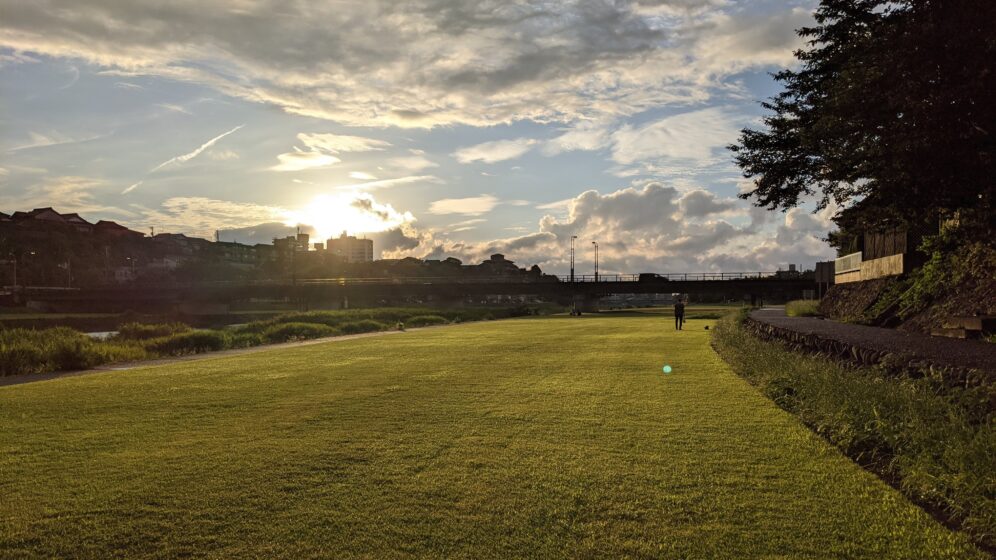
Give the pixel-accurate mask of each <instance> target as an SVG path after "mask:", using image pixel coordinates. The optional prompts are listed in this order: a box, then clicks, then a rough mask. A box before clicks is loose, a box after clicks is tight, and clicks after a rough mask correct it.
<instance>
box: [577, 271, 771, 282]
mask: <svg viewBox="0 0 996 560" xmlns="http://www.w3.org/2000/svg"><path fill="white" fill-rule="evenodd" d="M641 276H642V277H643V281H644V282H660V281H666V280H670V281H683V282H687V281H703V280H750V279H757V278H775V277H777V276H778V273H776V272H667V273H662V274H599V275H598V278H597V279H596V277H595V275H594V274H575V275H574V282H640V281H641ZM557 279H558V280H560V281H561V282H570V281H571V277H570V276H557Z"/></svg>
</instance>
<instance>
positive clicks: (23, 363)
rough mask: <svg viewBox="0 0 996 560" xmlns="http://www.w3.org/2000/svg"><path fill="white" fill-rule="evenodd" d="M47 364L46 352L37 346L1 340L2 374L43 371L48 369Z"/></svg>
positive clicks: (0, 372)
mask: <svg viewBox="0 0 996 560" xmlns="http://www.w3.org/2000/svg"><path fill="white" fill-rule="evenodd" d="M11 330H14V329H11ZM18 330H19V329H18ZM8 332H9V331H8ZM46 364H47V360H46V359H45V354H44V352H42V350H41V349H40V348H38V347H37V346H35V345H33V344H30V343H25V342H16V341H10V342H6V341H0V376H4V375H22V374H25V373H42V372H44V371H48V370H47V368H46Z"/></svg>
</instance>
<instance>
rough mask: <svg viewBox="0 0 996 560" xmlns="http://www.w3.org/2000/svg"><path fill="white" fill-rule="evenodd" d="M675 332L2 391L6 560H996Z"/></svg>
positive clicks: (418, 349)
mask: <svg viewBox="0 0 996 560" xmlns="http://www.w3.org/2000/svg"><path fill="white" fill-rule="evenodd" d="M671 323H672V321H670V320H669V319H668V318H666V317H661V316H659V315H653V314H643V315H637V314H634V315H614V314H613V315H607V316H599V315H585V316H584V317H580V318H572V317H566V316H558V317H548V318H528V319H518V320H509V321H498V322H478V323H473V324H467V325H461V326H458V327H451V328H447V329H435V330H425V331H417V332H408V333H403V332H399V333H397V334H394V335H392V336H389V337H378V338H366V339H356V340H349V341H340V342H334V343H327V344H318V345H311V346H302V347H296V348H293V349H280V350H273V351H269V352H259V353H254V354H247V355H241V356H234V357H224V358H216V359H210V358H209V359H205V360H199V361H196V362H183V363H177V364H173V365H169V366H157V367H149V368H145V369H138V370H132V371H128V372H109V373H98V374H94V375H88V376H83V377H71V378H62V379H58V380H54V381H45V382H39V383H34V384H27V385H20V386H11V387H3V388H0V403H2V404H0V425H2V426H4V429H3V430H2V431H0V473H2V476H0V496H3V499H2V500H0V557H91V558H107V557H129V558H136V557H180V556H212V557H217V558H254V557H255V558H399V557H422V558H441V557H451V558H452V557H457V558H481V559H488V558H623V557H631V558H761V557H767V558H845V557H846V558H876V559H877V558H910V559H914V558H915V559H921V558H952V559H953V558H984V555H982V554H981V553H980V552H979V551H977V550H976V549H974V548H973V547H972V546H971V545H970V544H968V542H967V539H966V538H965V537H964V536H963V535H960V534H957V533H953V532H951V531H949V530H947V529H945V528H944V527H942V526H941V525H939V524H938V523H936V522H935V521H934V520H933V519H931V518H930V517H929V516H928V515H926V514H925V513H924V512H923V511H922V510H920V509H919V508H917V507H915V506H913V505H912V504H911V503H910V502H909V501H908V500H906V499H905V498H904V497H903V496H901V495H900V494H899V493H898V492H896V491H895V490H894V489H892V488H890V487H888V486H887V485H885V484H883V483H882V482H881V481H879V480H878V479H877V478H875V477H874V476H872V475H871V474H869V473H867V472H866V471H864V470H862V469H861V468H860V467H858V466H857V465H855V464H853V463H852V462H851V461H849V460H848V459H847V458H845V457H844V456H842V455H841V454H840V453H839V452H838V451H836V450H835V449H833V448H832V447H831V446H829V445H828V444H827V443H826V442H824V441H823V440H822V439H820V438H819V437H817V436H815V435H814V434H812V432H810V431H809V430H808V429H807V428H806V427H804V426H803V425H801V424H800V423H799V422H798V421H797V420H796V419H795V418H793V417H792V416H791V415H789V414H787V413H786V412H784V411H782V410H780V409H778V408H777V407H776V406H775V405H774V404H772V403H771V402H770V401H769V400H768V399H767V398H765V397H764V396H763V395H761V394H760V393H758V392H757V391H756V390H755V389H753V388H752V387H751V386H750V385H749V384H748V383H747V382H745V381H744V380H742V379H741V378H739V377H738V376H736V375H735V374H734V373H733V372H732V371H731V370H730V369H729V367H728V366H727V365H726V364H725V363H724V362H723V361H722V360H721V359H720V358H719V357H718V356H717V355H716V354H715V353H714V352H713V351H712V350H711V349H710V348H709V338H708V335H709V331H706V330H705V329H704V327H706V326H709V325H711V324H712V322H711V321H703V320H691V321H689V322H688V324H687V325H686V327H685V330H684V331H680V332H678V331H675V330H673V325H672V324H671ZM664 363H667V364H669V365H671V366H672V367H673V368H674V369H673V373H671V374H670V375H664V374H662V373H661V367H662V364H664Z"/></svg>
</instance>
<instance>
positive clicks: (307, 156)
mask: <svg viewBox="0 0 996 560" xmlns="http://www.w3.org/2000/svg"><path fill="white" fill-rule="evenodd" d="M277 161H279V162H280V163H278V164H277V165H274V166H273V167H271V168H270V170H271V171H307V170H309V169H322V168H324V167H331V166H333V165H335V164H337V163H339V162H341V161H342V160H341V159H339V158H337V157H335V156H333V155H329V154H323V153H322V152H306V151H304V150H301V149H300V148H297V147H295V148H294V151H293V152H287V153H286V154H278V155H277Z"/></svg>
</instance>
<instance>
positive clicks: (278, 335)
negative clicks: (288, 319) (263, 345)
mask: <svg viewBox="0 0 996 560" xmlns="http://www.w3.org/2000/svg"><path fill="white" fill-rule="evenodd" d="M337 334H339V329H335V328H332V327H330V326H327V325H321V324H314V323H283V324H279V325H273V326H271V327H270V328H268V329H266V331H264V332H263V335H262V338H263V339H265V340H266V341H267V342H270V343H274V342H289V341H293V340H308V339H312V338H322V337H325V336H336V335H337Z"/></svg>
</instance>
